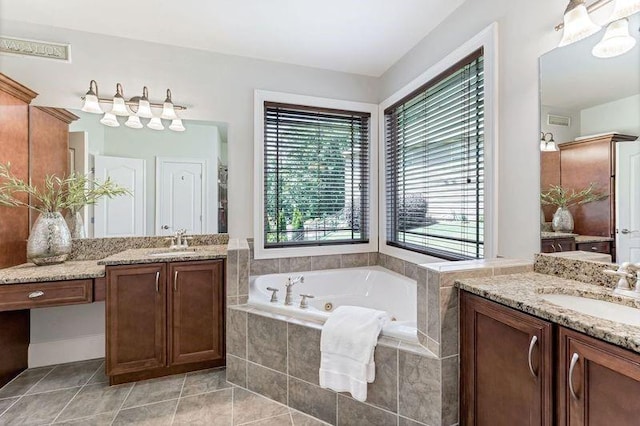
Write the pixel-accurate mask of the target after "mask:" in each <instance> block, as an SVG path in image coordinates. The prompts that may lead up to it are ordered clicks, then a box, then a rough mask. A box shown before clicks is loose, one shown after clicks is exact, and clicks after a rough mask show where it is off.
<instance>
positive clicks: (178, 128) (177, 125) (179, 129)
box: [169, 118, 186, 132]
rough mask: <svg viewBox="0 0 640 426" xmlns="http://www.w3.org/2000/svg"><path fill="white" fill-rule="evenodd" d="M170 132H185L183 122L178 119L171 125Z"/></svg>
mask: <svg viewBox="0 0 640 426" xmlns="http://www.w3.org/2000/svg"><path fill="white" fill-rule="evenodd" d="M169 130H173V131H174V132H184V131H185V130H186V129H185V128H184V126H183V125H182V120H180V119H179V118H176V119H175V120H173V121H172V122H171V125H170V126H169Z"/></svg>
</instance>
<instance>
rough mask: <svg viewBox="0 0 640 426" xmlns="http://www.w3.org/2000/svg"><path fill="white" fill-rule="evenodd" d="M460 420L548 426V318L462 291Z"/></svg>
mask: <svg viewBox="0 0 640 426" xmlns="http://www.w3.org/2000/svg"><path fill="white" fill-rule="evenodd" d="M460 309H461V310H460V321H461V335H460V349H461V352H460V353H461V369H460V371H461V381H462V393H461V419H462V423H463V424H465V425H495V426H500V425H504V426H511V425H550V424H552V421H553V416H552V406H553V400H552V386H553V377H552V370H551V365H552V327H551V323H549V322H547V321H543V320H540V319H538V318H535V317H532V316H530V315H527V314H523V313H521V312H518V311H516V310H514V309H510V308H507V307H504V306H502V305H499V304H497V303H494V302H490V301H488V300H486V299H483V298H480V297H478V296H474V295H471V294H469V293H467V292H461V307H460Z"/></svg>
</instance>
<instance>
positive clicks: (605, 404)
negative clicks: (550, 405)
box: [558, 327, 640, 426]
mask: <svg viewBox="0 0 640 426" xmlns="http://www.w3.org/2000/svg"><path fill="white" fill-rule="evenodd" d="M558 337H559V339H558V340H559V347H558V349H559V356H558V363H559V365H558V407H559V409H558V424H559V425H566V426H575V425H581V426H582V425H585V426H587V425H589V426H600V425H602V426H609V425H616V426H627V425H628V426H631V425H638V424H640V405H639V404H638V395H640V355H638V354H636V353H633V352H631V351H628V350H625V349H622V348H620V347H617V346H615V345H611V344H609V343H605V342H602V341H600V340H597V339H594V338H592V337H589V336H585V335H584V334H581V333H577V332H575V331H573V330H569V329H566V328H564V327H559V333H558ZM572 364H573V368H571V366H572Z"/></svg>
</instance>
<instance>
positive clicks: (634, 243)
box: [616, 140, 640, 263]
mask: <svg viewBox="0 0 640 426" xmlns="http://www.w3.org/2000/svg"><path fill="white" fill-rule="evenodd" d="M616 145H617V150H616V151H617V161H616V164H617V169H618V170H617V172H616V228H617V232H616V260H617V262H618V263H622V262H633V263H637V262H640V140H638V141H635V142H618V143H617V144H616Z"/></svg>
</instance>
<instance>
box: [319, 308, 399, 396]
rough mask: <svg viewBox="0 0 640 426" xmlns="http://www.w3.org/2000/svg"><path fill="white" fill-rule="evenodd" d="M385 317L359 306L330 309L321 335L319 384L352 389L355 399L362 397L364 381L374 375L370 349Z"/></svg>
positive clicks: (381, 313)
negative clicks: (331, 311)
mask: <svg viewBox="0 0 640 426" xmlns="http://www.w3.org/2000/svg"><path fill="white" fill-rule="evenodd" d="M388 321H389V315H388V314H387V313H386V312H384V311H376V310H373V309H368V308H362V307H360V306H340V307H338V308H337V309H336V310H335V311H333V313H332V314H331V315H330V316H329V319H327V322H325V323H324V327H323V328H322V336H321V338H320V350H321V361H320V386H322V387H323V388H329V389H332V390H334V391H336V392H345V391H346V392H351V395H352V396H353V397H354V398H355V399H357V400H358V401H365V400H366V399H367V383H373V380H374V379H375V363H374V361H373V351H374V349H375V347H376V344H377V343H378V335H379V334H380V330H382V327H383V326H384V325H385V324H386V323H387V322H388Z"/></svg>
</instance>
